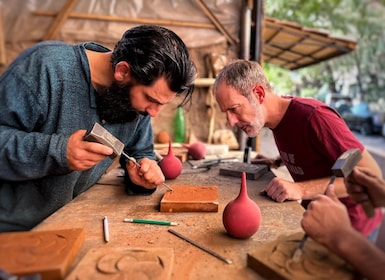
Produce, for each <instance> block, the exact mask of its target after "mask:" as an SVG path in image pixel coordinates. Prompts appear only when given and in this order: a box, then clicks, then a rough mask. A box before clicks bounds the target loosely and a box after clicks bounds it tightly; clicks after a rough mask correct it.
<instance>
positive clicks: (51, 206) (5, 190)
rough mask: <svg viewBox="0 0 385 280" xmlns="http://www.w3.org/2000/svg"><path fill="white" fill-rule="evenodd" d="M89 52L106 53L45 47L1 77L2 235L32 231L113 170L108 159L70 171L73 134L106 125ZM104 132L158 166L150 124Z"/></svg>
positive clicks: (55, 45)
mask: <svg viewBox="0 0 385 280" xmlns="http://www.w3.org/2000/svg"><path fill="white" fill-rule="evenodd" d="M86 48H87V49H92V50H95V51H100V52H106V51H109V50H108V49H107V48H105V47H103V46H101V45H98V44H96V43H84V44H79V45H70V44H66V43H63V42H43V43H39V44H37V45H35V46H33V47H31V48H30V49H28V50H26V51H25V52H23V53H22V54H21V55H20V56H19V57H18V58H17V59H16V60H15V61H14V62H13V63H12V64H11V65H10V66H9V68H8V69H7V70H6V72H5V73H4V74H3V75H2V76H1V77H0V232H3V231H20V230H29V229H31V228H32V227H33V226H35V225H36V224H37V223H39V222H40V221H42V220H43V219H44V218H46V217H47V216H49V215H50V214H51V213H53V212H54V211H56V210H57V209H59V208H60V207H62V206H63V205H65V204H66V203H68V202H69V201H71V200H72V199H73V198H74V197H76V196H77V195H79V194H80V193H82V192H84V191H85V190H87V189H88V188H90V187H91V186H92V185H93V184H94V183H95V182H96V181H97V180H98V179H99V178H100V176H101V175H102V174H103V173H104V172H105V171H106V169H107V168H108V166H109V165H110V164H111V163H112V161H111V159H109V158H107V159H105V160H104V161H102V162H100V163H99V164H98V165H97V166H95V167H94V168H91V169H89V170H86V171H71V170H70V169H69V166H68V163H67V159H66V147H67V142H68V138H69V136H70V134H71V133H73V132H75V131H76V130H78V129H88V128H90V127H91V126H92V125H93V124H94V123H95V122H99V123H100V121H101V120H100V119H99V116H98V114H97V110H96V100H95V90H94V88H93V86H92V84H91V78H90V69H89V65H88V60H87V57H86V54H85V49H86ZM104 127H105V128H106V129H108V130H109V131H110V132H111V133H113V134H114V135H115V136H116V137H117V138H118V139H120V140H121V141H122V142H124V143H125V144H126V148H125V150H126V152H127V153H128V154H130V155H133V156H135V157H136V158H137V159H140V158H142V157H149V158H153V159H154V154H153V134H152V127H151V120H150V117H149V116H146V117H143V116H140V118H139V119H138V120H137V121H136V122H132V123H125V124H108V123H107V124H105V125H104ZM123 163H124V162H123ZM123 165H124V164H123ZM126 183H127V192H128V193H129V194H133V193H141V192H146V190H145V189H144V188H141V187H139V186H135V185H133V184H132V183H131V181H130V180H129V178H128V177H127V176H126ZM147 192H148V191H147Z"/></svg>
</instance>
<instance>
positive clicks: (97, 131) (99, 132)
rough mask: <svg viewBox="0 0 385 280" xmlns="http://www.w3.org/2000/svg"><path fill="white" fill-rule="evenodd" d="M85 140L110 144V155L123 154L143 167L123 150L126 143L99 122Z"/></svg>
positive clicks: (169, 188)
mask: <svg viewBox="0 0 385 280" xmlns="http://www.w3.org/2000/svg"><path fill="white" fill-rule="evenodd" d="M84 140H86V141H89V142H96V143H100V144H103V145H105V146H108V147H110V148H111V149H112V150H113V153H112V154H111V155H110V157H111V158H115V157H116V156H121V155H123V156H125V157H126V158H127V159H128V160H129V161H131V162H133V163H134V164H135V165H136V166H137V167H138V168H141V165H140V164H139V163H138V162H137V161H136V159H135V158H134V157H131V156H129V155H127V154H126V153H125V152H124V151H123V149H124V144H123V143H122V142H121V141H120V140H119V139H117V138H116V137H115V136H114V135H112V134H111V133H110V132H108V131H107V130H106V129H105V128H104V127H103V126H101V125H100V124H98V123H95V124H94V126H93V127H92V129H90V130H89V131H87V133H86V135H85V136H84ZM162 185H163V186H165V187H166V188H167V189H168V190H170V191H172V188H171V187H169V186H168V185H167V184H166V183H164V182H163V183H162Z"/></svg>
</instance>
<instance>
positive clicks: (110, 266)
mask: <svg viewBox="0 0 385 280" xmlns="http://www.w3.org/2000/svg"><path fill="white" fill-rule="evenodd" d="M173 259H174V253H173V249H171V248H162V249H161V248H132V249H122V248H94V249H91V250H89V251H88V252H87V254H86V255H85V256H84V257H83V259H82V260H81V261H80V262H79V264H78V265H77V266H76V268H75V269H74V271H73V272H72V273H71V274H70V275H69V276H68V277H67V278H66V280H84V279H93V280H99V279H143V280H163V279H166V280H167V279H169V278H170V275H171V268H172V264H173Z"/></svg>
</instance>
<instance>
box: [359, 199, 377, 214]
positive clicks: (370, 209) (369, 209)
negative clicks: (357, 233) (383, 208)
mask: <svg viewBox="0 0 385 280" xmlns="http://www.w3.org/2000/svg"><path fill="white" fill-rule="evenodd" d="M361 206H362V209H364V211H365V214H366V216H367V217H368V218H371V217H373V216H374V207H373V204H372V203H371V202H370V201H366V202H364V203H362V204H361Z"/></svg>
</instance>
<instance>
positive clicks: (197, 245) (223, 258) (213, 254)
mask: <svg viewBox="0 0 385 280" xmlns="http://www.w3.org/2000/svg"><path fill="white" fill-rule="evenodd" d="M168 232H170V233H172V234H174V235H175V236H177V237H179V238H180V239H183V240H185V241H187V242H188V243H190V244H192V245H194V246H196V247H198V248H199V249H201V250H203V251H205V252H206V253H209V254H210V255H212V256H214V257H216V258H218V259H220V260H221V261H224V262H225V263H227V264H232V263H233V261H232V260H230V259H227V258H225V257H223V256H221V255H219V254H218V253H216V252H214V251H213V250H210V249H208V248H206V247H204V246H203V245H201V244H199V243H198V242H196V241H194V240H191V239H190V238H188V237H186V236H184V235H182V234H180V233H178V232H176V231H175V230H172V229H169V230H168Z"/></svg>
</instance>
